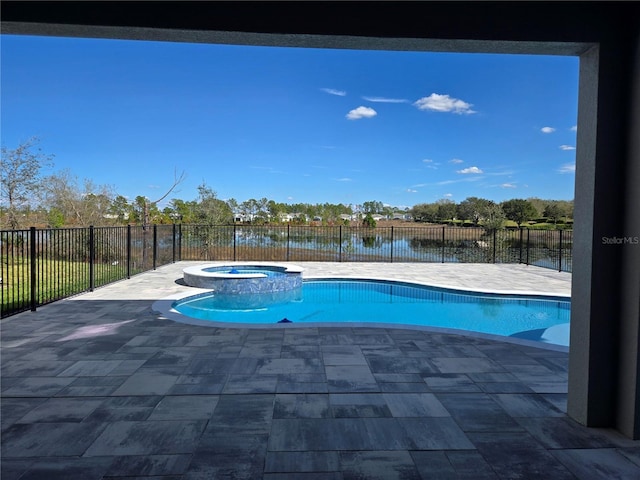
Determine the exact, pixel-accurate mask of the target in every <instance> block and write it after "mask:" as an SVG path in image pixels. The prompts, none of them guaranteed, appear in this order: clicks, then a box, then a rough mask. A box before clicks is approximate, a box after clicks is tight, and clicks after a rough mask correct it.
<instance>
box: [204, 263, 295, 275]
mask: <svg viewBox="0 0 640 480" xmlns="http://www.w3.org/2000/svg"><path fill="white" fill-rule="evenodd" d="M202 271H203V272H215V273H228V274H230V275H233V274H247V273H260V274H263V275H266V276H267V277H282V276H284V275H286V274H285V273H284V268H276V267H273V266H268V267H262V266H259V265H256V266H242V265H241V266H238V267H231V266H225V267H209V268H203V269H202Z"/></svg>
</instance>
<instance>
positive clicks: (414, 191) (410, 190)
mask: <svg viewBox="0 0 640 480" xmlns="http://www.w3.org/2000/svg"><path fill="white" fill-rule="evenodd" d="M407 192H409V193H418V190H413V189H411V188H407Z"/></svg>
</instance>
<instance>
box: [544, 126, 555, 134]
mask: <svg viewBox="0 0 640 480" xmlns="http://www.w3.org/2000/svg"><path fill="white" fill-rule="evenodd" d="M540 131H541V132H542V133H553V132H555V131H556V129H555V128H553V127H542V128H541V129H540Z"/></svg>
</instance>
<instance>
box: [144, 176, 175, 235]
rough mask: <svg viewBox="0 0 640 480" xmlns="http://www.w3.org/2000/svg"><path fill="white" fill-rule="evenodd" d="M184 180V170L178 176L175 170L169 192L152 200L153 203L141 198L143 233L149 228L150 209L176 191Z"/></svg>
mask: <svg viewBox="0 0 640 480" xmlns="http://www.w3.org/2000/svg"><path fill="white" fill-rule="evenodd" d="M185 178H186V174H185V172H184V170H183V171H182V172H181V173H180V175H178V172H177V170H174V172H173V184H172V185H171V187H169V190H167V191H166V193H165V194H164V195H162V196H161V197H160V198H158V199H157V200H153V201H151V200H149V199H148V198H147V197H143V198H144V205H143V212H142V227H143V230H145V231H146V230H148V229H149V226H150V225H151V215H150V211H151V207H152V206H154V205H158V203H160V202H161V201H162V200H164V199H165V198H167V197H168V196H169V194H170V193H171V192H173V191H174V190H175V189H176V187H177V186H178V185H180V184H181V183H182V182H183V181H184V179H185Z"/></svg>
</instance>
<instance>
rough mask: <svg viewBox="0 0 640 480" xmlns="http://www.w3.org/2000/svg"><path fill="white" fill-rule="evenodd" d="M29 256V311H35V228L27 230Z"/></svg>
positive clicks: (36, 300) (36, 286)
mask: <svg viewBox="0 0 640 480" xmlns="http://www.w3.org/2000/svg"><path fill="white" fill-rule="evenodd" d="M29 256H30V257H31V258H30V260H31V262H30V263H31V271H30V272H29V273H30V277H31V311H32V312H35V311H36V305H37V303H38V284H37V282H38V275H37V272H38V270H37V268H36V267H37V266H36V227H31V228H30V229H29Z"/></svg>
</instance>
